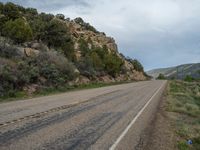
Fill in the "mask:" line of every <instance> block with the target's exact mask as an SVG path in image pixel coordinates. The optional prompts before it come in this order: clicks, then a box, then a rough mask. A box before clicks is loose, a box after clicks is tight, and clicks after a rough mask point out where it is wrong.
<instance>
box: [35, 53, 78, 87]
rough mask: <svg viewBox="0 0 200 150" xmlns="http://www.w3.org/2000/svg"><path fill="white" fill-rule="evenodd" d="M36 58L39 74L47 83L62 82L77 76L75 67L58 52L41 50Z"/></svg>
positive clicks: (55, 83)
mask: <svg viewBox="0 0 200 150" xmlns="http://www.w3.org/2000/svg"><path fill="white" fill-rule="evenodd" d="M36 59H37V60H36V62H37V65H38V67H39V69H40V75H41V76H43V77H44V78H46V79H47V83H49V84H53V85H59V84H64V83H65V82H66V81H70V80H72V79H74V78H75V77H76V76H77V75H76V73H75V67H74V66H73V65H72V64H71V63H70V62H69V61H68V60H67V59H66V58H65V57H64V56H62V55H60V54H56V53H54V52H43V53H41V54H40V55H39V56H38V57H37V58H36Z"/></svg>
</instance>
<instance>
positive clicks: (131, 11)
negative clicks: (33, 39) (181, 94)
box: [15, 0, 200, 70]
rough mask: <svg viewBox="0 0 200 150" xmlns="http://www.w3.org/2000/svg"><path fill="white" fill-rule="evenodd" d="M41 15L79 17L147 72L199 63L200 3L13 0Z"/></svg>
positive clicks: (196, 0) (171, 0)
mask: <svg viewBox="0 0 200 150" xmlns="http://www.w3.org/2000/svg"><path fill="white" fill-rule="evenodd" d="M15 1H16V2H17V3H19V4H22V5H25V6H32V7H36V8H38V9H39V10H40V11H47V12H51V13H54V14H56V13H63V14H65V15H66V16H67V17H70V18H75V17H77V16H80V17H82V18H83V19H84V20H86V21H87V22H90V23H91V24H92V25H94V26H95V27H96V28H97V29H98V30H100V31H104V32H105V33H107V34H108V35H110V36H113V37H114V38H115V39H116V41H117V43H118V45H119V51H120V52H122V53H124V54H125V55H127V56H130V57H133V58H137V59H139V60H140V61H141V62H142V63H143V65H144V67H145V69H146V70H149V69H152V68H157V67H165V66H171V65H176V64H182V63H189V62H200V28H199V27H200V3H199V0H190V1H188V0H165V1H163V0H151V1H150V0H123V1H122V0H96V1H93V0H60V1H57V0H51V1H49V0H43V1H39V0H35V1H34V0H27V1H22V0H15Z"/></svg>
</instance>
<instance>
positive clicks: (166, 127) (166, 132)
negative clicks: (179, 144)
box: [143, 92, 177, 150]
mask: <svg viewBox="0 0 200 150" xmlns="http://www.w3.org/2000/svg"><path fill="white" fill-rule="evenodd" d="M166 93H167V92H165V93H164V94H163V97H162V100H161V102H160V104H159V107H158V111H157V113H156V114H155V115H156V116H155V119H154V120H153V121H152V123H151V124H150V125H149V127H148V128H147V129H146V134H148V136H147V135H146V137H145V138H146V140H147V144H145V147H144V148H143V149H144V150H177V148H176V136H175V133H174V131H173V127H172V125H171V123H170V119H169V116H168V113H167V112H166V111H165V109H166Z"/></svg>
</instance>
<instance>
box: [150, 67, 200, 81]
mask: <svg viewBox="0 0 200 150" xmlns="http://www.w3.org/2000/svg"><path fill="white" fill-rule="evenodd" d="M147 74H148V75H150V76H152V77H154V78H157V77H158V76H159V74H163V75H164V76H165V77H166V78H168V79H173V78H175V79H177V78H178V79H184V78H186V76H191V77H193V78H195V79H198V78H200V63H196V64H184V65H180V66H175V67H170V68H161V69H154V70H150V71H148V72H147Z"/></svg>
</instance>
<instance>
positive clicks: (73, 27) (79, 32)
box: [66, 21, 118, 52]
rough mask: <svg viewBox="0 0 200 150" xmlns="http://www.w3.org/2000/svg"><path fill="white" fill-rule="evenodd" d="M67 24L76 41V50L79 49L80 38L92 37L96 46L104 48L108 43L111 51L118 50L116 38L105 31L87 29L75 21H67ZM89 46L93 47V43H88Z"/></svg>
mask: <svg viewBox="0 0 200 150" xmlns="http://www.w3.org/2000/svg"><path fill="white" fill-rule="evenodd" d="M66 25H67V26H68V28H69V29H70V32H71V33H72V35H73V39H74V41H75V43H76V44H75V46H74V47H75V50H77V49H78V47H79V46H78V45H77V41H78V40H79V39H80V38H83V39H84V40H86V41H87V40H88V39H90V40H91V42H92V43H93V44H94V46H95V47H101V48H102V47H103V46H104V45H106V46H107V48H108V49H109V50H110V51H113V52H118V48H117V44H116V43H115V40H114V39H113V38H111V37H107V36H106V35H105V34H104V33H94V32H93V31H89V30H85V29H84V28H83V27H82V26H81V25H79V24H77V23H75V22H73V21H69V22H66ZM88 48H90V49H91V45H88Z"/></svg>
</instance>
